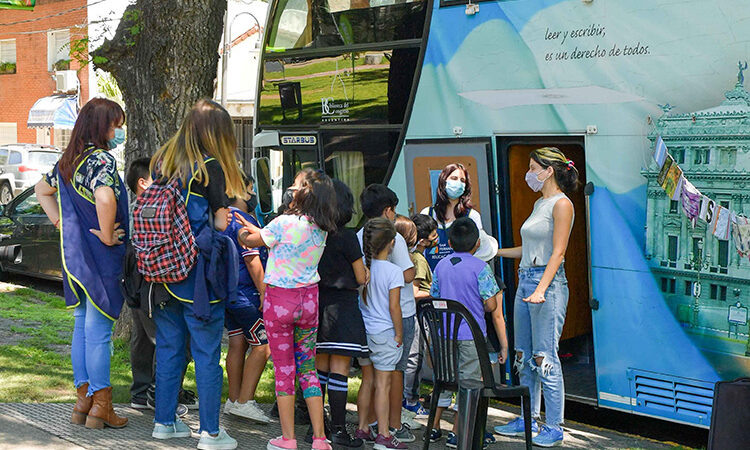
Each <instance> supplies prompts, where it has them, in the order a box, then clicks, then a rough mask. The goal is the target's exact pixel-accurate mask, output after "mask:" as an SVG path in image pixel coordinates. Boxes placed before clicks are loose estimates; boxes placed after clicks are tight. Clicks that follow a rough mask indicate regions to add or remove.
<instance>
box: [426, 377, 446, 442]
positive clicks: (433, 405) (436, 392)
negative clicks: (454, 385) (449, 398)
mask: <svg viewBox="0 0 750 450" xmlns="http://www.w3.org/2000/svg"><path fill="white" fill-rule="evenodd" d="M441 392H443V388H442V387H441V386H440V384H438V383H435V385H434V386H433V387H432V395H431V396H430V416H429V417H428V418H427V426H426V427H425V431H424V436H423V438H424V445H423V446H422V449H423V450H427V449H428V448H430V431H432V424H433V423H434V422H435V416H437V408H438V398H439V397H440V393H441Z"/></svg>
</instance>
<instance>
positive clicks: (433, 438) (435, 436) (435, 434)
mask: <svg viewBox="0 0 750 450" xmlns="http://www.w3.org/2000/svg"><path fill="white" fill-rule="evenodd" d="M426 434H427V433H425V435H426ZM442 438H443V432H442V431H440V430H437V429H435V428H433V429H431V430H430V442H431V443H435V442H437V441H439V440H440V439H442ZM423 439H424V438H423Z"/></svg>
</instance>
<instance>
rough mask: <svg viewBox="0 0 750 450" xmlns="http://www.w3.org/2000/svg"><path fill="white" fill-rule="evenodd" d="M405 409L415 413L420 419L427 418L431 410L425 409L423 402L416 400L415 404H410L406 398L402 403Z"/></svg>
mask: <svg viewBox="0 0 750 450" xmlns="http://www.w3.org/2000/svg"><path fill="white" fill-rule="evenodd" d="M401 406H402V407H403V408H404V409H405V410H407V411H409V412H412V413H414V417H415V418H418V419H426V418H427V417H428V416H429V415H430V412H429V411H427V410H426V409H425V407H424V406H422V403H420V402H416V403H414V404H413V405H411V404H409V402H407V401H406V399H404V403H403V404H402V405H401Z"/></svg>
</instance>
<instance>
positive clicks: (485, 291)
mask: <svg viewBox="0 0 750 450" xmlns="http://www.w3.org/2000/svg"><path fill="white" fill-rule="evenodd" d="M448 243H449V244H450V246H451V248H452V249H453V251H454V253H453V254H451V255H449V256H447V257H445V258H443V259H442V260H440V262H438V264H437V265H436V266H435V272H434V273H433V279H432V289H431V291H430V294H431V295H432V297H435V298H444V299H449V300H456V301H458V302H461V303H462V304H463V305H464V306H465V307H466V308H467V309H468V310H469V311H470V312H471V314H472V316H474V319H475V320H476V322H477V324H478V325H479V328H480V329H481V330H482V333H483V334H484V335H485V339H486V336H487V325H486V323H485V320H484V312H485V311H487V312H493V311H495V309H496V308H497V301H496V299H495V297H496V296H497V294H498V293H499V292H500V289H499V287H498V285H497V282H496V281H495V276H494V274H493V273H492V271H491V270H490V267H489V266H488V265H487V263H485V262H484V261H482V260H480V259H479V258H476V257H474V256H473V254H474V252H476V250H477V249H478V248H479V228H477V225H476V224H475V223H474V221H473V220H471V219H470V218H468V217H461V218H459V219H456V221H455V222H453V225H452V226H451V227H450V229H449V230H448ZM501 317H502V316H501ZM506 346H507V344H506ZM458 355H459V356H458V358H459V360H458V367H459V374H458V376H459V379H464V380H465V379H469V380H481V379H482V373H481V369H480V367H479V356H478V355H477V352H476V347H475V345H474V342H473V336H472V334H471V330H470V329H469V326H468V325H467V324H466V323H462V324H461V325H460V327H459V329H458ZM452 396H453V393H452V392H443V393H441V394H440V398H439V400H438V409H437V415H436V416H435V422H434V423H433V424H432V426H433V430H432V432H431V433H430V440H431V441H433V440H437V439H439V438H440V431H439V430H440V417H441V416H442V414H443V411H445V408H446V407H448V406H449V405H450V401H451V397H452ZM459 413H460V412H459ZM457 424H458V421H454V423H453V431H452V432H450V433H448V441H447V442H446V444H445V446H446V447H448V448H456V445H457V437H456V429H457ZM433 438H434V439H433ZM486 446H487V440H485V447H486Z"/></svg>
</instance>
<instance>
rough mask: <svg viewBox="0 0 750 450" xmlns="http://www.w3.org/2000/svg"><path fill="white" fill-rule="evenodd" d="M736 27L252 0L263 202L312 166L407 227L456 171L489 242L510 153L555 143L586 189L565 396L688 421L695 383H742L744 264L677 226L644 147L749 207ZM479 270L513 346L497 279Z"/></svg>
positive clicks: (583, 11) (575, 5) (584, 4)
mask: <svg viewBox="0 0 750 450" xmlns="http://www.w3.org/2000/svg"><path fill="white" fill-rule="evenodd" d="M748 19H750V10H748V8H747V7H746V5H745V2H743V1H742V0H719V1H715V2H705V1H699V0H686V1H682V2H672V1H668V0H630V1H627V2H619V1H614V0H593V1H581V0H498V1H494V2H489V1H483V2H479V3H474V6H471V7H469V6H468V5H467V2H466V1H465V0H425V1H407V2H404V3H397V2H392V1H388V0H380V1H376V0H370V1H361V2H360V1H334V0H311V1H302V0H276V1H273V2H272V3H271V6H270V12H269V18H268V23H267V27H266V33H265V36H264V43H263V55H262V59H263V60H262V64H261V65H260V66H261V67H260V74H259V75H260V77H259V80H260V82H259V84H258V85H259V91H258V94H257V97H256V98H257V103H256V115H255V117H256V121H255V151H256V157H258V158H268V159H269V163H270V170H268V171H267V172H268V174H269V189H268V195H269V196H271V197H272V201H273V203H274V204H275V205H278V204H280V201H281V194H282V193H283V189H284V188H285V187H286V186H288V185H289V184H290V183H291V178H292V177H293V174H294V172H295V171H297V170H299V169H301V168H304V167H316V168H323V169H324V170H326V172H328V173H329V174H330V175H332V176H335V177H338V178H340V179H342V180H343V181H344V182H346V183H347V184H349V186H350V187H351V188H352V190H353V191H354V194H355V197H356V196H358V194H359V191H361V189H363V188H364V186H366V185H367V184H370V183H374V182H380V183H387V184H388V185H389V186H390V187H391V188H392V189H393V190H394V191H396V192H397V194H398V195H399V198H400V199H401V202H400V204H399V207H398V212H399V213H402V214H412V213H417V212H420V211H421V210H422V209H423V208H424V207H425V206H427V205H429V204H430V203H431V201H432V191H433V189H434V183H435V179H436V173H438V172H439V170H440V169H441V168H442V166H443V165H444V164H445V163H446V162H447V161H451V160H457V161H459V160H460V161H462V162H465V163H466V164H468V165H469V170H470V173H471V174H472V185H473V187H474V191H475V194H474V196H473V197H472V200H473V201H474V204H475V207H476V208H477V209H478V210H479V212H480V214H481V217H482V223H483V226H484V228H485V230H486V231H488V232H489V233H491V234H493V235H494V236H495V237H497V238H498V240H499V241H500V242H501V245H502V246H505V247H508V246H512V245H519V244H520V242H519V241H518V234H517V233H518V227H519V226H520V223H522V222H523V220H524V219H525V214H527V212H528V211H529V210H530V204H529V205H527V204H526V203H528V199H529V198H530V194H529V192H528V188H527V187H526V186H525V183H524V182H523V174H524V172H525V170H526V167H524V164H527V161H528V158H526V156H524V155H526V154H527V153H528V151H530V149H532V148H535V147H541V146H557V147H559V148H561V149H562V150H563V151H564V152H566V154H568V155H569V156H570V157H571V159H574V161H575V163H576V167H577V168H578V169H579V170H580V171H581V173H582V175H583V176H584V177H585V181H586V182H587V183H589V186H587V189H586V193H584V192H583V189H581V190H580V191H579V192H577V193H576V194H574V197H575V199H574V203H575V204H576V226H577V227H580V228H579V229H576V230H574V236H575V238H576V242H575V244H573V243H572V244H571V245H572V246H571V248H570V249H569V252H568V254H567V255H566V270H567V271H568V272H569V275H570V277H569V279H570V284H571V299H570V301H569V306H568V309H569V310H568V317H567V322H566V332H565V333H564V335H563V340H562V341H561V350H560V353H561V355H562V357H563V361H564V362H563V372H564V373H565V376H566V391H567V393H568V396H569V398H572V399H575V400H579V401H584V402H588V403H592V404H596V405H599V406H602V407H607V408H614V409H618V410H622V411H627V412H632V413H635V414H643V415H649V416H654V417H659V418H663V419H667V420H672V421H677V422H682V423H689V424H693V425H697V426H704V427H705V426H708V425H709V422H710V415H711V404H712V392H713V383H715V382H716V381H719V380H727V379H733V378H736V377H739V376H748V375H750V356H749V355H750V331H749V330H748V320H747V315H748V313H747V310H748V308H749V307H750V261H749V260H748V259H747V258H743V257H741V256H740V255H738V253H737V251H736V250H735V245H734V241H733V238H732V237H731V236H730V237H729V238H728V239H718V238H717V237H715V236H714V234H713V230H711V229H709V227H708V226H707V225H706V223H705V222H702V221H700V220H698V221H697V222H696V224H695V226H693V224H692V223H690V221H688V219H687V218H686V217H685V215H684V214H683V212H682V208H681V205H680V204H679V202H674V201H672V200H671V199H670V198H668V197H667V196H666V195H665V192H664V190H663V189H662V188H661V187H660V186H659V184H658V183H657V177H658V173H659V167H658V166H657V165H656V163H655V162H654V160H653V157H652V154H653V151H654V146H655V141H656V138H657V137H658V136H662V138H663V140H664V142H665V143H666V145H667V148H668V151H669V152H670V154H671V155H672V156H673V157H674V158H675V160H676V161H677V163H678V164H679V165H680V167H681V168H682V169H683V171H684V174H685V177H686V178H687V179H688V180H690V181H691V182H692V183H693V184H694V185H695V187H696V188H697V189H699V190H700V191H701V192H702V193H703V194H705V195H706V196H708V197H710V198H711V199H712V200H714V201H715V202H716V204H717V205H721V206H723V207H726V208H728V209H730V210H731V211H734V212H736V213H737V214H745V215H748V214H750V194H748V193H747V192H748V191H747V189H748V187H750V151H749V150H750V128H748V127H750V94H748V91H747V90H746V87H745V80H744V74H745V72H746V70H747V65H746V63H745V61H747V60H750V54H748V48H749V47H748V43H750V28H748V27H746V26H745V24H746V23H747V20H748ZM738 62H739V63H738ZM571 155H573V156H571ZM587 194H588V195H587ZM270 201H271V199H269V202H270ZM361 223H362V218H361V215H360V214H357V215H356V216H355V218H354V219H353V220H352V222H351V223H350V225H351V226H352V227H356V226H359V225H360V224H361ZM494 264H495V269H496V271H497V272H498V273H500V274H502V276H503V278H504V280H505V282H506V284H508V291H507V292H506V301H505V309H506V318H507V319H508V325H509V326H508V328H509V332H510V334H511V337H512V331H513V326H512V325H513V324H512V309H513V305H512V303H513V302H512V298H513V294H514V288H515V280H516V272H515V270H516V269H515V266H514V264H513V263H512V262H511V261H505V260H496V261H495V263H494ZM698 286H700V287H698ZM574 291H575V295H574ZM509 353H510V357H509V359H510V358H512V356H513V351H512V341H511V350H510V352H509ZM501 372H504V373H505V374H507V375H509V376H510V377H511V381H513V380H514V379H515V378H513V375H512V373H511V367H510V364H508V365H506V367H505V369H504V370H501Z"/></svg>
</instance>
